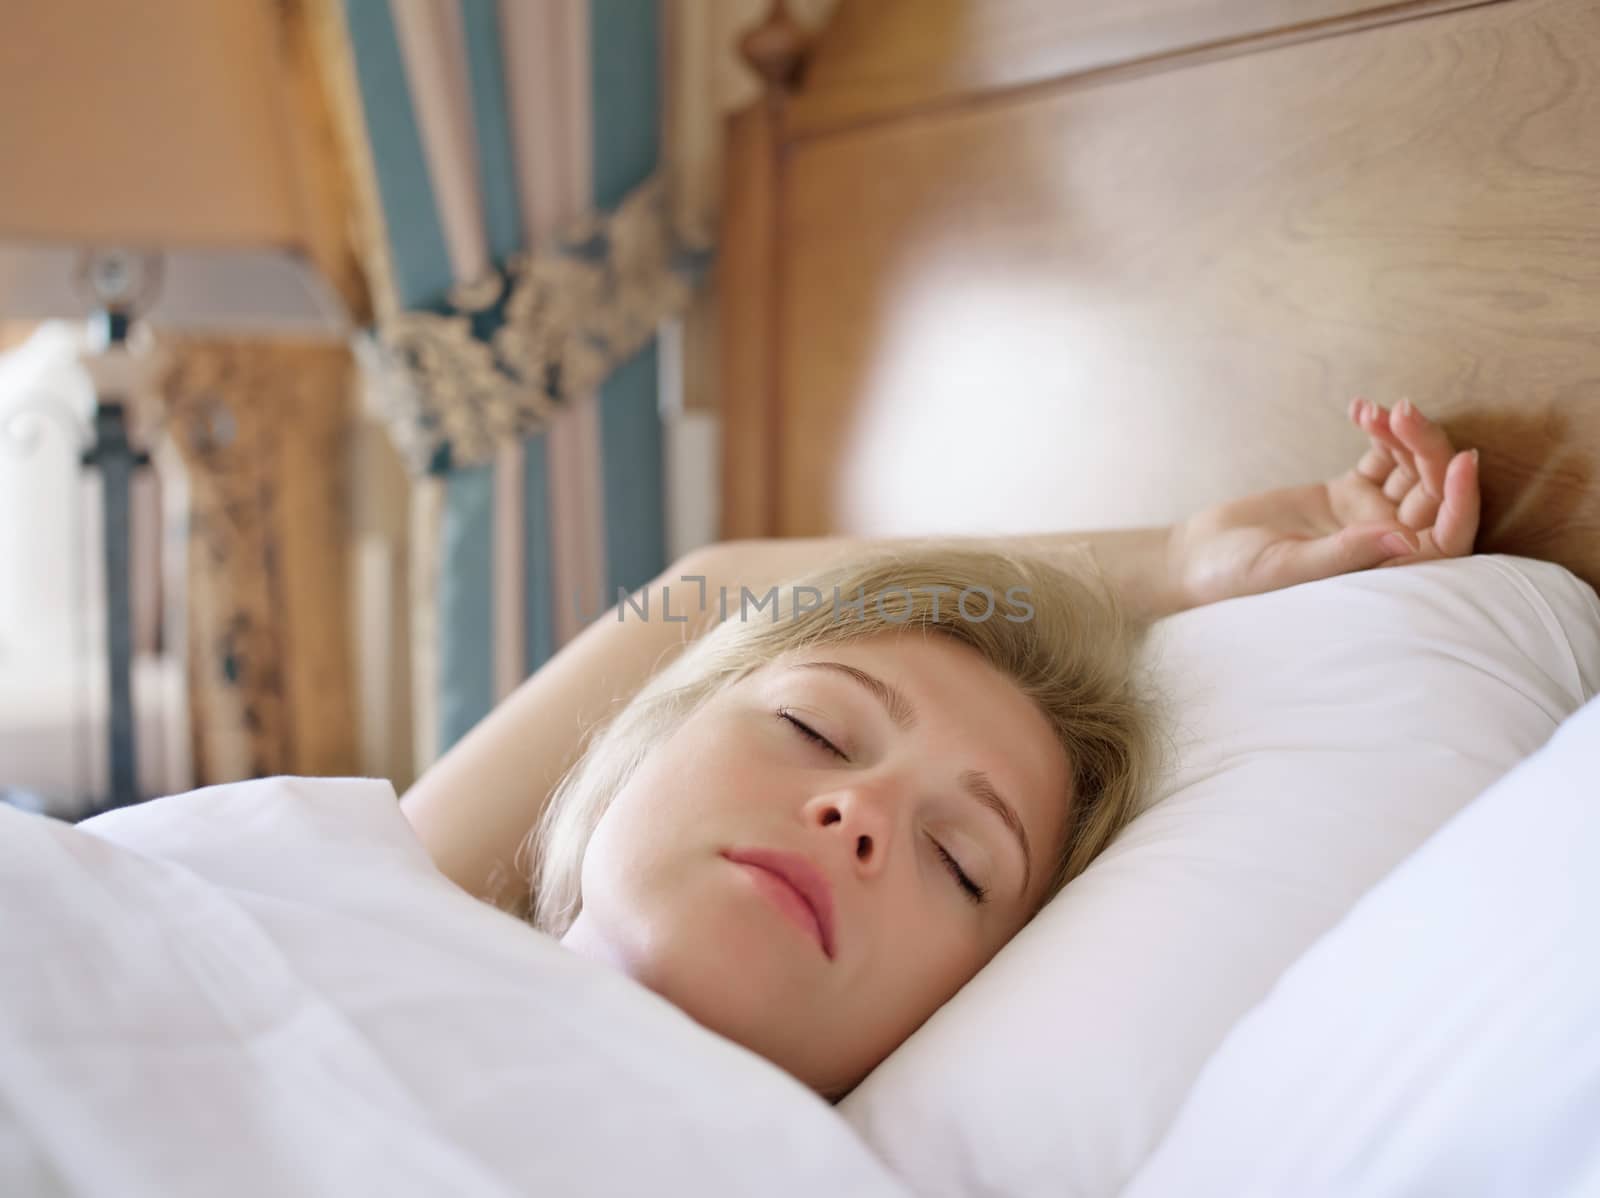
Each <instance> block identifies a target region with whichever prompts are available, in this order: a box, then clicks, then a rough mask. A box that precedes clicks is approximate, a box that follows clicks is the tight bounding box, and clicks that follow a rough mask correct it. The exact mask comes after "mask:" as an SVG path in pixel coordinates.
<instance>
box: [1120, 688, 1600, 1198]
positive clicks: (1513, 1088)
mask: <svg viewBox="0 0 1600 1198" xmlns="http://www.w3.org/2000/svg"><path fill="white" fill-rule="evenodd" d="M1596 915H1600V699H1593V700H1590V702H1589V703H1588V704H1587V705H1586V706H1585V707H1584V708H1583V710H1582V711H1580V712H1579V713H1578V714H1577V715H1575V716H1573V717H1572V718H1571V719H1569V720H1568V721H1567V722H1566V723H1565V724H1563V725H1562V726H1561V729H1560V731H1558V732H1557V733H1556V735H1555V736H1554V737H1553V738H1552V739H1551V741H1550V743H1549V744H1548V745H1546V746H1545V747H1544V748H1543V749H1541V750H1539V752H1538V753H1536V754H1534V755H1533V757H1531V758H1529V759H1528V760H1527V761H1525V762H1523V764H1522V765H1520V766H1518V767H1517V768H1516V769H1515V770H1513V771H1512V772H1511V773H1510V774H1509V775H1508V776H1507V777H1505V778H1503V779H1501V780H1500V781H1499V782H1497V783H1496V784H1495V785H1494V786H1492V787H1490V789H1489V791H1488V792H1487V793H1486V794H1484V795H1481V796H1480V797H1479V798H1477V799H1475V800H1474V801H1473V802H1472V803H1471V804H1469V805H1468V807H1467V809H1466V810H1465V811H1463V812H1462V813H1461V814H1460V815H1458V816H1456V817H1455V818H1454V819H1453V820H1451V821H1450V822H1449V823H1448V824H1446V825H1445V827H1443V828H1442V829H1440V830H1439V832H1438V833H1437V834H1436V835H1435V836H1433V837H1432V838H1431V839H1430V840H1429V841H1428V842H1427V843H1426V844H1425V845H1423V846H1422V847H1421V848H1420V849H1418V850H1417V851H1416V853H1414V854H1413V855H1412V856H1411V857H1410V858H1409V859H1408V860H1407V861H1406V862H1405V863H1404V864H1403V865H1401V866H1400V868H1399V869H1397V870H1395V871H1394V872H1393V873H1392V874H1390V875H1389V876H1388V877H1387V878H1385V879H1384V880H1383V881H1382V882H1380V883H1379V884H1378V885H1377V886H1376V887H1374V888H1373V889H1372V890H1371V891H1369V892H1368V893H1367V894H1366V895H1365V896H1364V897H1363V898H1362V899H1361V901H1360V902H1358V903H1357V904H1356V906H1355V908H1354V909H1353V910H1352V911H1351V912H1350V913H1349V914H1348V915H1347V916H1346V917H1345V918H1344V920H1343V921H1341V922H1340V923H1339V925H1338V926H1337V927H1335V928H1334V929H1333V930H1332V931H1331V932H1329V933H1328V934H1327V935H1326V936H1324V937H1323V938H1322V939H1321V940H1320V941H1318V942H1317V944H1316V945H1315V946H1314V947H1313V948H1312V949H1311V951H1310V952H1308V953H1307V954H1306V955H1305V956H1303V957H1302V958H1300V960H1299V961H1297V962H1296V963H1295V964H1294V965H1293V966H1292V967H1291V968H1290V969H1289V971H1288V973H1286V974H1284V976H1283V977H1282V978H1280V979H1279V981H1278V984H1277V985H1276V986H1274V987H1273V989H1272V993H1271V994H1269V995H1268V996H1267V998H1266V1000H1265V1001H1264V1002H1262V1003H1261V1004H1260V1005H1259V1006H1257V1007H1256V1008H1255V1009H1254V1010H1253V1011H1251V1012H1250V1014H1248V1015H1247V1016H1245V1018H1244V1019H1243V1020H1242V1021H1241V1022H1240V1023H1239V1024H1238V1025H1237V1026H1236V1027H1235V1028H1234V1029H1233V1031H1232V1032H1231V1033H1230V1034H1229V1036H1228V1038H1227V1039H1226V1040H1225V1041H1224V1042H1223V1045H1222V1048H1221V1049H1219V1050H1218V1052H1217V1054H1216V1055H1215V1056H1213V1057H1212V1058H1211V1060H1210V1061H1209V1062H1208V1063H1207V1064H1206V1067H1205V1071H1204V1072H1203V1073H1201V1075H1200V1080H1199V1081H1198V1082H1197V1083H1196V1084H1195V1087H1194V1089H1193V1090H1191V1091H1190V1093H1189V1097H1188V1100H1187V1101H1186V1102H1185V1103H1184V1105H1183V1109H1182V1112H1181V1113H1180V1114H1179V1116H1178V1119H1177V1122H1176V1123H1175V1124H1174V1126H1173V1128H1172V1131H1171V1132H1170V1133H1169V1134H1168V1135H1167V1137H1166V1139H1165V1140H1163V1141H1162V1143H1161V1147H1160V1148H1159V1149H1157V1151H1156V1153H1155V1155H1154V1156H1153V1157H1152V1158H1151V1159H1150V1161H1149V1162H1148V1163H1147V1164H1146V1166H1145V1168H1144V1169H1143V1170H1141V1171H1140V1173H1139V1175H1138V1177H1137V1178H1136V1179H1135V1181H1134V1184H1133V1186H1132V1188H1131V1189H1130V1190H1129V1191H1128V1192H1127V1193H1126V1194H1125V1195H1124V1198H1167V1196H1169V1195H1183V1198H1205V1196H1208V1195H1216V1196H1217V1198H1250V1196H1252V1195H1255V1196H1259V1198H1269V1196H1270V1198H1277V1195H1281V1194H1293V1195H1296V1196H1297V1198H1314V1196H1318V1195H1329V1196H1332V1195H1344V1194H1360V1195H1361V1196H1362V1198H1401V1196H1403V1195H1412V1194H1449V1195H1451V1198H1472V1196H1474V1195H1486V1196H1487V1195H1504V1196H1505V1198H1522V1196H1523V1195H1527V1194H1548V1195H1557V1194H1571V1195H1577V1194H1600V1029H1597V1028H1596V1026H1595V1014H1596V1012H1600V953H1597V952H1596V951H1595V926H1594V925H1595V917H1596Z"/></svg>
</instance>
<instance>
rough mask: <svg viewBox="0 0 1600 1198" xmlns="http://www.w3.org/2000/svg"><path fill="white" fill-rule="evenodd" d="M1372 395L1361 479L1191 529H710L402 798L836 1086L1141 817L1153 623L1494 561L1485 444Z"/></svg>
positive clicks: (548, 926)
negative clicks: (1245, 601) (1472, 557)
mask: <svg viewBox="0 0 1600 1198" xmlns="http://www.w3.org/2000/svg"><path fill="white" fill-rule="evenodd" d="M1350 416H1351V419H1352V420H1354V421H1355V422H1356V423H1357V424H1358V425H1359V426H1360V427H1361V428H1362V429H1363V430H1364V431H1365V432H1366V434H1367V435H1368V437H1369V439H1370V440H1369V446H1368V448H1367V450H1366V451H1365V453H1364V455H1363V456H1362V458H1361V459H1360V461H1359V462H1358V463H1357V464H1356V465H1355V466H1354V467H1352V468H1351V469H1350V470H1349V471H1347V472H1346V473H1344V474H1342V475H1340V476H1339V477H1337V478H1335V479H1332V480H1330V481H1329V482H1326V483H1322V484H1315V485H1310V486H1304V487H1295V488H1289V489H1285V490H1278V491H1272V492H1268V493H1265V494H1261V495H1256V496H1252V497H1249V498H1246V499H1243V500H1240V501H1236V502H1232V503H1226V504H1222V505H1220V506H1218V507H1215V508H1211V509H1209V510H1207V511H1204V512H1201V513H1199V514H1198V515H1196V516H1194V517H1192V518H1191V519H1189V520H1187V521H1185V522H1183V523H1181V524H1178V525H1174V526H1172V527H1170V528H1159V529H1138V530H1132V531H1120V532H1103V533H1089V534H1059V535H1040V536H1020V537H999V538H948V539H940V540H930V539H916V540H888V541H859V540H851V539H844V538H824V539H815V540H771V541H749V542H730V543H725V544H720V545H714V546H710V547H708V548H706V549H703V550H699V551H696V552H695V553H692V554H690V555H689V556H688V557H687V558H686V559H685V560H683V561H681V562H679V563H677V564H676V565H675V566H674V567H673V568H672V569H670V570H668V571H667V572H666V573H664V574H663V575H661V576H660V577H659V578H658V579H656V580H655V581H654V582H652V583H650V584H649V585H648V586H646V587H643V588H641V589H640V591H638V592H635V594H634V595H633V596H632V597H631V598H630V600H629V601H627V602H624V603H622V604H619V606H618V608H615V609H613V610H612V611H611V612H610V613H608V614H607V615H606V616H604V617H602V618H600V619H598V620H596V621H595V622H594V623H593V624H591V625H590V626H589V627H588V628H587V629H586V630H585V631H584V632H583V633H582V634H581V635H580V636H578V637H576V638H575V639H574V640H573V641H572V642H571V643H570V644H569V645H567V646H566V647H565V648H563V649H562V651H561V652H560V653H559V654H557V655H556V656H555V657H554V658H553V659H552V660H551V661H550V662H549V663H548V664H546V665H545V666H544V668H542V669H541V670H539V671H538V673H536V674H535V675H534V676H533V677H531V678H530V679H528V680H527V681H526V682H525V683H524V684H523V685H522V687H521V688H520V689H518V690H517V692H516V693H515V694H513V695H512V696H511V697H510V698H508V699H507V700H506V701H505V702H504V703H503V704H501V705H500V707H498V708H497V709H496V710H495V711H494V712H492V713H491V714H490V715H489V716H488V717H487V718H486V719H485V720H484V721H483V722H482V723H481V724H480V725H479V726H478V727H477V728H475V729H474V730H473V731H472V733H471V734H470V735H469V736H467V737H466V738H464V739H463V740H462V741H461V742H460V743H459V744H458V745H456V746H455V747H454V748H453V749H452V750H451V751H450V752H449V753H448V754H446V755H445V756H444V757H443V758H442V759H441V760H440V761H439V762H438V763H437V764H436V765H435V766H434V767H433V768H432V769H431V770H429V771H428V772H427V773H426V774H425V775H424V776H423V777H422V778H421V779H420V780H419V781H418V782H417V784H416V785H415V786H414V787H413V788H412V789H411V790H410V791H409V792H408V793H407V794H406V796H405V799H404V801H403V809H404V811H405V813H406V815H407V817H408V818H409V819H410V820H411V822H412V824H413V826H414V827H415V828H416V830H417V833H418V835H419V836H420V837H421V839H422V841H423V843H424V844H425V845H426V846H427V848H428V850H429V852H430V853H431V854H432V856H433V858H434V860H435V861H436V862H437V863H438V865H439V867H440V868H441V869H442V870H443V871H444V872H445V873H446V874H447V875H448V876H450V877H451V878H452V879H454V880H455V881H456V882H457V883H459V884H460V885H462V886H463V887H465V888H466V889H468V890H469V891H471V892H472V893H474V894H476V895H477V896H478V897H480V898H482V899H484V900H485V901H488V902H492V903H495V904H497V905H500V906H502V907H504V908H506V909H508V910H513V911H515V912H517V913H518V914H520V915H523V916H525V917H526V918H529V919H530V920H531V921H532V922H533V923H534V925H535V926H537V927H538V928H540V929H541V930H543V931H545V932H548V933H549V934H551V935H553V936H555V937H558V938H559V939H560V940H561V942H562V943H563V944H564V945H566V946H567V947H568V948H570V949H572V950H573V951H574V952H578V953H581V954H584V955H586V956H591V957H594V958H597V959H599V960H602V961H604V962H607V963H609V964H611V965H613V966H615V967H616V968H617V969H619V970H621V971H623V972H624V973H626V974H627V975H628V976H630V977H632V978H634V979H635V980H637V981H638V982H640V983H641V984H642V985H644V986H647V987H649V988H650V989H652V990H654V991H656V992H657V993H659V994H661V995H662V996H664V997H666V998H667V999H669V1000H670V1001H672V1002H673V1003H675V1004H676V1005H678V1006H679V1007H680V1008H682V1009H683V1010H684V1011H685V1012H687V1013H688V1014H689V1015H690V1016H691V1017H693V1018H694V1019H695V1020H696V1021H698V1022H699V1023H701V1024H703V1025H704V1026H706V1027H708V1028H710V1029H711V1030H713V1031H715V1032H718V1033H720V1034H721V1035H724V1036H726V1037H728V1038H729V1039H732V1040H734V1041H736V1042H737V1043H739V1044H742V1045H744V1046H745V1047H747V1048H749V1049H751V1050H753V1051H754V1052H757V1053H759V1054H761V1055H762V1056H764V1057H766V1058H767V1059H769V1060H771V1061H772V1062H774V1063H775V1064H777V1065H779V1066H780V1067H782V1068H784V1069H786V1070H788V1071H789V1072H790V1073H791V1074H793V1075H794V1076H795V1077H797V1078H799V1079H800V1080H801V1081H802V1082H804V1083H805V1084H807V1085H808V1086H810V1087H812V1088H813V1089H815V1090H816V1091H817V1092H818V1093H820V1094H822V1095H824V1096H826V1097H828V1098H830V1099H837V1098H839V1097H840V1096H842V1095H843V1094H845V1093H847V1092H848V1091H849V1090H850V1089H851V1088H852V1087H854V1086H855V1085H856V1084H857V1083H858V1082H859V1081H860V1080H861V1079H862V1078H863V1077H865V1076H866V1074H867V1073H868V1072H870V1071H871V1070H872V1069H873V1067H874V1066H876V1065H877V1064H878V1062H879V1061H881V1060H883V1058H884V1057H886V1056H887V1055H888V1054H889V1053H890V1052H891V1051H892V1050H893V1049H894V1048H895V1047H896V1046H897V1045H899V1044H900V1043H901V1042H902V1041H903V1040H905V1039H906V1037H908V1036H909V1035H910V1034H911V1033H912V1032H913V1031H915V1030H916V1028H917V1027H918V1026H919V1025H920V1024H921V1023H922V1022H923V1021H924V1020H926V1019H927V1018H928V1016H930V1015H931V1014H932V1013H933V1012H934V1011H935V1010H936V1009H938V1007H939V1006H940V1005H941V1004H943V1003H944V1002H945V1001H946V1000H947V999H949V998H950V997H951V996H952V995H953V994H954V993H955V992H956V991H957V990H958V989H960V987H961V986H962V985H964V984H965V983H966V982H967V981H968V979H970V978H971V977H972V976H973V975H974V974H976V973H977V972H978V970H979V969H981V968H982V967H983V965H984V964H985V963H986V962H987V961H988V960H989V959H990V958H991V957H993V956H994V955H995V953H997V952H998V951H999V950H1000V948H1001V947H1002V946H1003V945H1005V943H1006V942H1007V941H1008V940H1010V939H1011V937H1012V936H1014V935H1016V933H1017V932H1018V931H1019V930H1020V929H1021V928H1022V927H1023V926H1024V925H1025V924H1027V922H1028V921H1029V920H1030V919H1031V918H1032V917H1033V916H1034V914H1035V913H1036V912H1038V911H1039V910H1040V908H1041V907H1042V906H1043V905H1044V904H1045V903H1047V902H1048V901H1049V900H1050V899H1051V898H1052V897H1053V896H1054V895H1055V894H1056V893H1057V892H1058V891H1059V890H1060V889H1061V888H1062V886H1064V885H1065V884H1066V883H1067V882H1068V881H1070V880H1071V879H1072V878H1073V877H1075V876H1076V875H1077V874H1079V873H1080V872H1081V871H1082V870H1083V869H1084V867H1085V866H1087V865H1088V864H1089V862H1090V861H1091V860H1093V859H1094V857H1095V856H1096V854H1098V853H1099V852H1100V851H1101V850H1102V849H1104V848H1105V847H1106V845H1107V844H1109V843H1110V841H1111V840H1112V838H1113V837H1114V836H1115V835H1116V833H1117V832H1118V830H1119V829H1120V828H1121V827H1122V826H1123V825H1124V824H1125V823H1126V822H1127V821H1128V820H1129V819H1130V818H1131V817H1132V816H1133V815H1134V814H1135V812H1136V811H1137V810H1138V806H1139V803H1140V801H1141V798H1142V796H1143V795H1144V792H1145V789H1146V786H1147V783H1148V782H1149V781H1150V780H1151V778H1152V776H1153V773H1154V771H1155V767H1156V764H1157V762H1158V760H1159V758H1158V754H1157V746H1158V744H1159V743H1160V737H1159V733H1158V731H1157V729H1158V726H1159V721H1158V720H1157V718H1156V711H1157V708H1156V707H1155V706H1154V703H1153V700H1154V696H1152V695H1149V694H1147V693H1146V692H1145V690H1144V687H1143V684H1142V683H1141V681H1140V675H1139V672H1138V669H1137V664H1136V663H1137V649H1138V646H1139V643H1140V639H1141V636H1142V634H1143V632H1144V630H1145V629H1146V628H1147V627H1148V626H1149V623H1150V622H1151V621H1152V620H1155V619H1158V618H1160V617H1161V616H1164V615H1168V614H1171V613H1175V612H1178V611H1181V610H1184V609H1186V608H1190V607H1195V606H1199V605H1201V604H1206V603H1212V602H1216V601H1218V600H1221V599H1227V598H1231V597H1235V596H1242V595H1249V594H1255V593H1258V592H1262V591H1270V590H1275V589H1277V588H1280V587H1286V586H1292V585H1295V584H1298V583H1303V582H1310V581H1313V580H1316V579H1320V578H1326V577H1329V576H1332V575H1336V574H1342V573H1345V572H1348V571H1353V570H1364V569H1369V568H1373V567H1384V566H1391V565H1403V564H1406V563H1410V562H1419V561H1429V560H1434V559H1438V558H1442V557H1456V556H1461V555H1464V554H1467V553H1470V552H1471V551H1472V545H1473V541H1474V538H1475V536H1476V533H1477V525H1478V498H1479V496H1478V476H1477V458H1476V455H1475V454H1474V453H1472V452H1459V453H1458V452H1456V451H1455V450H1454V448H1453V446H1452V445H1451V443H1450V440H1449V438H1448V437H1447V436H1446V434H1445V433H1444V431H1443V430H1442V429H1441V428H1440V427H1439V426H1438V425H1436V424H1434V423H1433V422H1431V421H1430V420H1428V419H1427V418H1426V417H1425V416H1423V415H1422V414H1421V413H1420V412H1419V411H1417V409H1416V408H1414V407H1413V406H1411V405H1409V404H1408V403H1404V402H1402V403H1401V404H1399V405H1397V406H1396V407H1395V408H1394V410H1393V411H1388V410H1385V409H1384V408H1382V407H1379V406H1378V405H1375V404H1372V403H1369V402H1367V401H1364V400H1356V401H1354V402H1353V403H1352V404H1351V408H1350ZM775 586H776V587H777V592H776V603H774V602H773V601H772V589H773V588H774V587H775ZM724 596H726V598H725V599H724ZM669 616H670V617H671V618H670V619H669V618H668V617H669Z"/></svg>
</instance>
